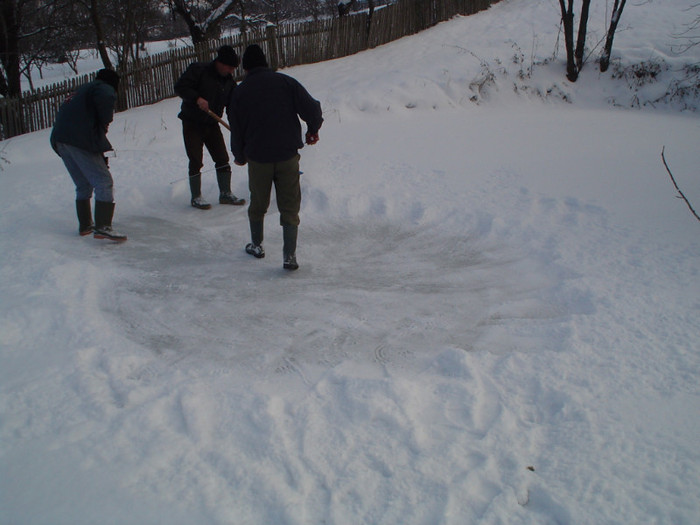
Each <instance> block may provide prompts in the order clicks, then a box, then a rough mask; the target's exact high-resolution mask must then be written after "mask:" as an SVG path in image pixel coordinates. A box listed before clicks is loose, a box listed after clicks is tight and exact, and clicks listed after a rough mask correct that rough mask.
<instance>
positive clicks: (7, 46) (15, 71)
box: [0, 0, 22, 97]
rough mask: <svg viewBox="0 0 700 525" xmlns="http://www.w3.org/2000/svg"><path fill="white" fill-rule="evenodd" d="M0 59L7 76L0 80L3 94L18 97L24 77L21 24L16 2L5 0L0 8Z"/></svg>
mask: <svg viewBox="0 0 700 525" xmlns="http://www.w3.org/2000/svg"><path fill="white" fill-rule="evenodd" d="M0 29H2V32H1V33H0V34H2V37H0V59H1V60H2V66H3V69H4V70H5V78H4V79H3V80H2V81H0V89H2V91H3V92H2V94H3V95H5V96H7V97H18V96H19V95H20V94H21V93H22V77H21V73H20V56H19V25H18V21H17V6H16V2H6V1H4V0H3V2H2V7H1V8H0Z"/></svg>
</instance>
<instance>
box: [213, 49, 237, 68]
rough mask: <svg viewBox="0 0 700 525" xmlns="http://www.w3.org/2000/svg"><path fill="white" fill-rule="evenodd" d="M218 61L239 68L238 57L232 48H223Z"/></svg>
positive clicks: (220, 50) (218, 55) (217, 58)
mask: <svg viewBox="0 0 700 525" xmlns="http://www.w3.org/2000/svg"><path fill="white" fill-rule="evenodd" d="M216 60H217V61H219V62H221V63H222V64H226V65H227V66H231V67H238V55H237V54H236V52H235V51H234V50H233V48H232V47H231V46H221V47H220V48H219V51H218V54H217V55H216Z"/></svg>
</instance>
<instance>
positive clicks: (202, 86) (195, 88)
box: [175, 61, 236, 126]
mask: <svg viewBox="0 0 700 525" xmlns="http://www.w3.org/2000/svg"><path fill="white" fill-rule="evenodd" d="M214 62H215V61H211V62H209V63H203V62H195V63H193V64H190V66H189V67H188V68H187V69H186V70H185V72H184V73H183V74H182V76H181V77H180V78H179V79H178V81H177V82H176V83H175V93H177V95H178V96H179V97H180V98H182V106H181V108H180V114H179V115H178V117H180V119H182V120H186V121H188V122H194V123H199V124H205V125H212V126H218V123H217V121H216V120H215V119H214V118H212V117H211V115H208V114H207V113H205V112H204V111H202V110H201V109H199V106H197V99H198V98H199V97H202V98H203V99H205V100H206V101H207V102H208V103H209V109H210V110H212V111H213V112H214V113H216V114H217V115H218V116H219V117H221V116H222V115H223V113H224V108H225V107H226V105H227V104H228V101H229V98H230V96H231V91H232V90H233V88H234V87H235V86H236V81H235V80H234V79H233V77H232V76H231V75H227V76H225V77H222V76H221V75H219V72H218V71H217V70H216V65H215V64H214Z"/></svg>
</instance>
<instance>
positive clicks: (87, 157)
mask: <svg viewBox="0 0 700 525" xmlns="http://www.w3.org/2000/svg"><path fill="white" fill-rule="evenodd" d="M118 86H119V75H118V74H117V73H115V72H114V71H111V70H109V69H102V70H100V71H98V73H97V76H96V78H95V80H93V81H92V82H89V83H87V84H85V85H84V86H82V87H81V88H79V89H78V91H76V92H75V93H74V94H73V95H71V96H70V97H68V99H67V100H66V101H65V102H64V103H63V104H62V105H61V107H60V108H59V110H58V115H57V116H56V122H55V123H54V126H53V130H52V131H51V139H50V140H51V146H52V147H53V149H54V151H56V153H58V155H59V156H60V157H61V159H62V160H63V163H64V164H65V166H66V168H67V169H68V173H70V176H71V178H72V179H73V182H74V183H75V208H76V211H77V213H78V223H79V226H78V228H79V229H78V232H79V233H80V235H89V234H91V233H93V234H94V235H93V236H94V237H95V238H96V239H111V240H113V241H125V240H126V235H123V234H121V233H117V232H115V231H114V230H112V216H113V215H114V191H113V189H114V181H113V179H112V174H111V173H110V172H109V167H108V166H107V159H106V157H105V156H104V152H106V151H109V150H111V149H112V145H111V144H110V143H109V141H108V140H107V129H108V128H109V124H110V123H111V122H112V119H113V117H114V104H115V102H116V100H117V87H118ZM93 192H94V194H95V222H94V223H93V221H92V206H91V204H90V200H91V199H92V194H93Z"/></svg>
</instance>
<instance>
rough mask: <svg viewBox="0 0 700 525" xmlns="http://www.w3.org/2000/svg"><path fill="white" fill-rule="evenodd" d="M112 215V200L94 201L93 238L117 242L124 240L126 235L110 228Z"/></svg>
mask: <svg viewBox="0 0 700 525" xmlns="http://www.w3.org/2000/svg"><path fill="white" fill-rule="evenodd" d="M113 215H114V203H113V202H104V201H95V235H94V237H95V239H109V240H111V241H117V242H124V241H125V240H126V235H124V234H123V233H118V232H115V231H114V230H113V229H112V216H113Z"/></svg>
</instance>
